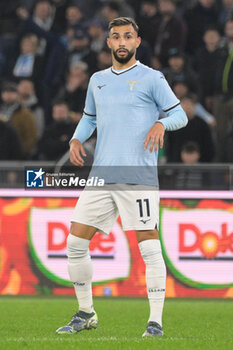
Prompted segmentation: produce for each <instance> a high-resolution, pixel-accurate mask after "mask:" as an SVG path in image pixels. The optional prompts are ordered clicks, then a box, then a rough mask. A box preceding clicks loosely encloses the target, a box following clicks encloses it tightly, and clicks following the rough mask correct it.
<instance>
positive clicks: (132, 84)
mask: <svg viewBox="0 0 233 350" xmlns="http://www.w3.org/2000/svg"><path fill="white" fill-rule="evenodd" d="M138 82H139V80H127V83H129V86H130V88H129V89H130V91H133V89H134V85H135V84H137V83H138Z"/></svg>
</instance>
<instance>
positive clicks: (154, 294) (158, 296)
mask: <svg viewBox="0 0 233 350" xmlns="http://www.w3.org/2000/svg"><path fill="white" fill-rule="evenodd" d="M139 249H140V252H141V255H142V257H143V260H144V262H145V264H146V285H147V293H148V299H149V304H150V317H149V320H148V321H154V322H157V323H159V324H160V325H161V326H162V313H163V304H164V298H165V288H166V266H165V263H164V260H163V256H162V252H161V245H160V241H159V240H158V239H148V240H146V241H142V242H140V243H139Z"/></svg>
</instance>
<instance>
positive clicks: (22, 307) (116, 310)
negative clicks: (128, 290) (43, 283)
mask: <svg viewBox="0 0 233 350" xmlns="http://www.w3.org/2000/svg"><path fill="white" fill-rule="evenodd" d="M95 308H96V311H97V313H98V317H99V327H98V329H97V330H91V331H86V330H85V331H82V332H80V333H78V334H75V335H60V336H59V335H56V334H55V330H56V329H57V328H58V327H60V326H62V325H64V324H66V323H67V322H68V321H69V320H70V317H71V316H72V314H73V313H75V311H76V302H75V298H74V297H73V298H65V297H61V298H57V297H47V298H46V297H41V298H39V297H1V298H0V349H2V350H22V349H23V350H26V349H30V350H47V349H51V350H52V349H54V350H72V349H75V350H78V349H82V350H86V349H87V350H88V349H91V350H92V349H93V350H98V349H101V350H110V349H111V350H115V349H116V350H121V349H123V350H131V349H132V350H137V349H140V350H147V349H155V350H160V349H163V350H170V349H171V350H184V349H185V350H192V349H195V350H199V349H202V350H228V349H229V350H230V349H233V332H232V330H233V327H232V320H233V302H232V301H229V300H225V301H223V300H182V299H180V300H177V299H176V300H167V301H166V303H165V309H164V325H163V326H164V331H165V335H164V336H163V337H162V338H155V339H142V338H141V335H142V333H143V332H144V330H145V325H146V320H147V315H148V305H147V301H146V300H145V299H96V300H95Z"/></svg>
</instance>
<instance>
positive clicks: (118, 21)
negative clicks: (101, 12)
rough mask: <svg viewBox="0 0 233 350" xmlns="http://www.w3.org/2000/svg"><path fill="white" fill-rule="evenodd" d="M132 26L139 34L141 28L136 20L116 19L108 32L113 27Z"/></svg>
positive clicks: (127, 18)
mask: <svg viewBox="0 0 233 350" xmlns="http://www.w3.org/2000/svg"><path fill="white" fill-rule="evenodd" d="M129 24H131V25H132V26H133V28H134V30H135V32H137V33H138V31H139V28H138V25H137V23H136V22H135V20H134V19H133V18H131V17H118V18H114V19H113V20H112V21H111V22H110V23H109V25H108V30H109V31H110V30H111V29H112V28H113V27H120V26H127V25H129Z"/></svg>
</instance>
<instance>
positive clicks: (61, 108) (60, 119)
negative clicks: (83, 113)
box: [39, 101, 75, 160]
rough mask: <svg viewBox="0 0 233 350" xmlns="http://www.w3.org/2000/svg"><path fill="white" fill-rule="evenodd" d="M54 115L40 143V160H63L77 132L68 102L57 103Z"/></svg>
mask: <svg viewBox="0 0 233 350" xmlns="http://www.w3.org/2000/svg"><path fill="white" fill-rule="evenodd" d="M52 114H53V115H52V117H53V122H52V124H51V125H49V126H48V127H47V128H46V130H45V132H44V135H43V136H42V138H41V140H40V142H39V158H40V159H44V160H58V159H59V158H61V157H62V156H63V155H64V154H65V152H67V151H68V149H69V140H70V139H71V137H72V135H73V133H74V130H75V124H74V123H73V121H72V119H71V118H70V117H69V108H68V106H67V104H66V102H64V101H60V102H56V103H55V104H54V106H53V112H52Z"/></svg>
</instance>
